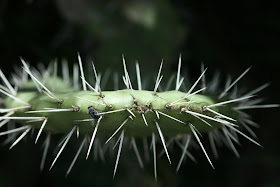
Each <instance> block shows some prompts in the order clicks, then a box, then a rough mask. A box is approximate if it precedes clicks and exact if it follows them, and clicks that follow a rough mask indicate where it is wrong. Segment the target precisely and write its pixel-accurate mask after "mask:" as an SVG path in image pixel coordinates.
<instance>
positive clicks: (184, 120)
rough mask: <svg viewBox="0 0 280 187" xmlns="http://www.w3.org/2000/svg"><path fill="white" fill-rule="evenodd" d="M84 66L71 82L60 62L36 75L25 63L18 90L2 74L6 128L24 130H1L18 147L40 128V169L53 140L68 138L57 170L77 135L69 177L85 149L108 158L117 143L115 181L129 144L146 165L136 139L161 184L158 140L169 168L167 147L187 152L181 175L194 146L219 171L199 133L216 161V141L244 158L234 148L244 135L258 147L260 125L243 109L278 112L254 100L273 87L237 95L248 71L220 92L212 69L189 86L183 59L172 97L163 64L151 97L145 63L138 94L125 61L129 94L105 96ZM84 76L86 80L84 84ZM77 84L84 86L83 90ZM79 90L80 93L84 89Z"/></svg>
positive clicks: (1, 123)
mask: <svg viewBox="0 0 280 187" xmlns="http://www.w3.org/2000/svg"><path fill="white" fill-rule="evenodd" d="M78 60H79V66H78V65H75V66H74V68H73V76H72V78H70V77H71V76H70V73H69V68H68V64H67V63H66V62H63V63H62V74H63V79H61V78H60V77H58V76H57V63H54V65H53V66H50V67H49V68H48V69H44V68H41V69H39V71H38V70H36V69H34V68H32V67H29V65H28V64H27V63H26V62H25V61H24V60H23V59H21V61H22V64H23V70H20V69H18V71H17V74H14V75H13V77H12V78H13V79H12V83H13V85H12V84H11V83H10V81H8V79H7V78H6V77H5V75H4V73H3V72H2V71H0V76H1V78H2V81H3V83H4V85H3V86H2V85H1V87H0V92H1V94H2V96H4V97H3V106H2V107H3V108H2V109H0V112H1V113H2V114H3V115H2V116H1V117H0V120H1V121H0V127H2V126H4V125H5V124H8V125H9V124H10V123H13V122H14V121H17V122H18V125H19V126H18V127H17V128H14V129H11V130H7V131H3V132H0V136H3V135H9V134H12V133H14V134H17V135H19V136H18V137H17V138H15V137H16V136H13V137H14V138H10V139H9V142H12V143H11V146H10V148H12V147H14V146H15V145H16V144H17V143H18V142H19V141H20V140H22V139H23V138H24V136H25V135H27V134H28V133H29V132H30V131H32V130H34V129H37V131H38V133H37V135H36V137H35V142H37V141H38V139H39V138H40V136H41V134H42V133H43V132H46V133H47V136H46V139H45V144H44V146H45V147H44V152H43V158H42V162H41V169H43V167H44V165H45V159H46V156H47V151H48V148H49V144H50V139H51V135H52V134H57V133H61V134H66V136H65V138H64V139H63V141H62V142H60V149H59V151H58V153H57V155H56V157H55V158H54V161H53V162H52V164H51V168H52V167H53V166H54V164H55V163H56V161H57V159H58V158H59V156H60V154H61V153H62V151H63V150H64V148H65V146H66V145H67V143H68V142H69V140H70V138H71V137H72V138H75V137H74V134H76V138H77V139H82V140H81V141H80V140H79V141H80V142H81V144H80V147H79V149H78V150H77V153H76V155H75V157H74V159H73V161H72V163H71V165H70V167H69V169H68V171H67V175H68V174H69V172H70V171H71V169H72V167H73V165H74V163H75V162H76V160H77V157H78V156H79V155H80V153H81V150H82V149H84V148H86V149H87V155H86V158H88V157H89V155H90V153H91V151H92V149H99V151H100V152H101V153H102V154H104V153H105V152H106V151H111V148H112V147H115V146H117V145H118V150H117V153H116V154H117V156H116V163H115V169H114V174H113V176H115V174H116V170H117V166H118V162H119V159H120V156H121V150H122V148H123V145H127V144H128V143H127V142H130V144H131V145H132V147H133V150H134V151H135V154H136V157H137V159H138V162H139V164H140V166H141V167H143V161H142V155H143V154H142V153H140V152H139V151H138V147H137V144H136V142H138V139H143V140H144V141H143V142H144V143H143V145H144V149H143V150H144V152H145V154H148V152H149V149H148V148H147V147H148V146H147V142H148V140H149V141H151V147H152V155H153V158H154V159H153V162H154V175H155V178H157V166H156V157H157V156H156V155H157V153H156V146H157V144H158V142H159V143H161V144H162V146H163V150H164V152H165V154H166V156H167V158H168V160H169V162H170V164H171V158H170V156H169V153H168V149H169V146H170V145H171V144H172V143H173V142H175V143H177V144H178V145H179V147H181V149H182V155H181V159H180V160H179V162H178V164H177V171H178V170H179V168H180V166H181V164H182V161H183V159H184V158H185V157H186V156H188V157H190V159H192V160H194V158H193V156H192V155H191V154H190V152H189V151H188V150H190V149H191V147H192V146H193V145H195V143H196V142H197V143H198V145H199V146H200V147H201V149H202V151H203V152H204V154H205V156H206V158H207V160H208V161H209V163H210V164H211V166H212V167H213V168H214V166H213V164H212V162H211V160H210V158H209V156H208V153H207V151H206V149H205V148H204V146H203V144H202V142H201V134H205V133H206V134H208V136H209V141H210V145H211V148H212V151H213V154H214V156H215V157H217V149H216V145H217V143H218V142H223V143H224V144H226V145H227V146H228V147H230V149H231V150H232V151H233V152H234V153H235V154H236V155H237V156H239V154H238V152H237V150H236V148H235V145H234V143H239V142H238V137H237V136H238V135H241V136H243V137H244V138H246V139H248V140H249V141H251V142H253V143H255V144H256V145H258V146H260V144H259V143H258V142H256V141H255V140H254V138H255V134H254V133H253V131H252V130H251V129H250V127H249V126H254V125H255V123H254V122H253V121H252V120H251V118H250V116H249V115H248V114H246V113H245V110H247V109H255V108H271V107H278V106H279V105H276V104H268V105H259V104H258V103H259V101H260V100H259V99H255V95H254V94H256V93H258V92H259V91H261V90H262V89H264V88H265V87H266V86H268V85H267V84H265V85H263V86H260V87H259V88H257V89H254V90H252V91H250V92H248V93H247V94H244V95H243V96H239V94H238V93H236V90H235V89H234V86H235V85H236V83H237V82H238V81H239V80H240V79H241V78H242V77H243V76H244V75H245V74H246V73H247V72H248V71H249V69H250V68H248V69H247V70H245V71H244V72H243V73H242V74H241V75H240V76H239V77H237V78H236V79H235V81H233V82H232V83H231V82H230V81H228V82H227V83H226V88H225V89H224V90H223V91H221V92H218V90H219V87H218V86H219V85H218V84H219V81H218V78H217V77H214V78H213V80H212V81H210V82H209V83H208V82H206V80H205V77H204V76H205V73H206V69H204V68H203V66H202V73H201V75H200V76H199V77H198V79H197V80H196V81H195V82H194V83H193V84H192V85H185V86H183V85H184V78H183V77H181V73H180V69H181V57H180V58H179V64H178V71H177V78H176V83H175V89H174V90H170V84H169V85H167V90H166V91H159V90H160V89H161V90H162V88H161V87H160V85H161V84H162V83H161V80H162V78H163V75H161V70H162V65H163V63H161V64H160V67H159V71H158V73H157V78H156V81H155V85H154V89H153V90H151V91H149V90H144V89H142V80H141V74H140V68H139V64H136V77H137V81H136V83H137V84H136V85H137V89H135V88H136V86H135V85H134V84H132V83H133V82H132V81H131V80H132V79H130V75H129V73H128V71H127V68H126V63H125V60H124V57H123V67H124V76H122V79H123V82H124V85H125V89H118V88H116V90H114V91H105V90H103V89H102V88H101V86H100V85H101V75H100V74H98V73H97V71H96V69H95V66H94V64H92V67H93V74H94V76H95V86H92V85H91V84H90V83H89V82H87V81H86V79H85V75H84V70H83V65H82V61H81V58H80V56H79V55H78ZM41 67H42V66H41ZM79 74H80V78H81V79H79ZM115 78H116V77H114V79H115ZM79 80H81V81H79ZM79 82H81V83H82V85H81V86H80V83H79ZM171 82H172V80H170V81H169V83H171ZM201 82H202V84H201ZM200 85H202V87H201V88H199V86H200ZM80 87H82V88H81V90H80ZM186 87H188V88H186ZM232 90H233V91H232ZM2 128H3V127H2ZM243 129H245V130H247V132H248V133H250V134H251V136H253V138H251V137H250V136H248V135H246V134H247V133H245V132H243ZM20 133H21V134H20ZM8 138H9V137H8ZM138 146H139V145H138ZM108 147H109V149H108Z"/></svg>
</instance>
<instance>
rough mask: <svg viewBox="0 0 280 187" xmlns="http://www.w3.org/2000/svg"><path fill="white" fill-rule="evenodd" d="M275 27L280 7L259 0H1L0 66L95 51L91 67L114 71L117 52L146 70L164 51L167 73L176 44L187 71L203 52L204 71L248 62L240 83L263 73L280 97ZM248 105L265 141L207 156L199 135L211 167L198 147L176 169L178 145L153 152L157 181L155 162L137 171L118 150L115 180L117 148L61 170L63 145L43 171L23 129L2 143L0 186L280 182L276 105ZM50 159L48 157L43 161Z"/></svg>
mask: <svg viewBox="0 0 280 187" xmlns="http://www.w3.org/2000/svg"><path fill="white" fill-rule="evenodd" d="M279 33H280V13H279V9H278V7H277V6H276V5H273V4H268V3H264V1H250V0H245V1H231V2H227V3H226V4H220V3H213V2H210V1H209V2H207V1H197V0H195V1H194V0H192V1H184V0H181V1H180V0H176V1H167V0H163V1H160V0H157V1H144V0H142V1H127V0H117V1H109V2H107V1H106V3H105V1H101V0H99V1H98V0H95V1H86V0H72V1H67V0H57V1H54V0H53V1H47V0H38V1H35V0H34V1H32V0H26V1H8V0H2V1H0V66H1V69H2V71H3V72H5V74H6V75H9V72H12V71H13V66H14V65H20V60H19V57H20V56H21V57H23V58H24V59H26V60H28V61H29V62H30V63H31V64H33V65H36V63H37V62H43V63H44V64H48V62H49V61H50V60H53V59H54V58H57V59H58V60H59V61H60V60H61V59H62V58H66V59H68V60H69V62H70V63H74V62H76V61H77V52H78V51H79V52H80V53H81V56H82V58H83V59H84V61H85V62H84V63H86V62H89V61H90V60H94V63H95V64H96V67H97V69H99V70H101V71H103V72H104V71H105V70H106V69H108V68H110V69H113V70H115V71H118V72H119V74H122V66H121V62H122V61H121V54H124V55H125V57H126V60H127V63H128V68H129V70H132V71H134V63H135V60H138V61H139V63H140V67H141V70H142V73H143V75H151V74H152V75H153V76H155V74H156V71H157V68H158V66H159V64H160V61H161V59H162V58H164V72H165V73H166V74H167V75H169V74H170V73H172V72H175V71H176V68H177V63H178V56H179V54H180V53H181V54H182V57H183V71H184V72H188V76H189V77H190V78H191V79H192V80H194V79H195V78H196V77H198V76H199V73H200V64H201V62H202V61H203V62H204V64H205V66H206V67H208V68H209V69H208V72H207V73H208V74H207V76H208V77H211V75H213V74H214V73H215V72H216V71H220V72H221V73H222V78H221V79H225V77H226V75H227V74H228V73H229V74H231V75H232V76H233V78H236V77H237V76H238V75H239V74H241V73H242V72H243V71H244V70H245V69H246V68H247V67H250V66H253V67H252V69H251V70H250V72H249V73H248V75H246V77H245V78H244V79H242V80H241V81H240V84H239V86H240V87H245V88H247V89H249V90H250V89H253V88H256V87H257V86H260V85H262V84H264V83H267V82H270V83H271V85H270V86H269V87H268V88H267V89H265V90H264V91H262V92H261V93H260V94H259V95H260V97H263V98H265V101H264V102H265V103H280V102H279V99H277V98H279V82H280V78H279V62H280V50H279V40H277V39H278V36H279ZM186 68H187V69H186ZM164 78H165V80H163V81H167V80H168V76H166V77H164ZM250 114H251V115H252V116H253V119H254V121H256V122H257V123H259V124H260V125H261V127H260V128H259V129H256V130H255V132H256V134H257V135H258V138H259V142H260V143H261V144H262V145H263V146H264V149H262V148H259V147H257V146H255V145H254V144H252V143H250V142H249V141H247V140H244V139H243V138H241V143H242V146H241V147H240V146H237V147H238V150H239V152H240V155H241V158H240V159H238V158H236V157H235V156H234V154H233V153H232V152H231V151H229V150H228V149H227V148H225V147H223V148H221V149H219V150H218V151H219V153H220V158H219V159H218V160H214V159H213V155H212V153H211V151H210V147H209V145H207V142H205V143H206V147H207V148H206V149H208V150H209V153H210V157H211V158H212V160H213V161H214V165H215V168H216V169H215V170H212V168H211V167H210V166H209V164H208V163H207V160H206V158H205V157H204V155H203V153H202V152H201V151H193V154H194V155H195V157H196V158H197V160H198V163H197V164H195V163H192V162H191V161H190V160H187V161H186V162H185V164H184V165H183V166H182V168H181V170H180V171H179V172H178V173H177V174H176V172H175V169H176V163H177V162H178V159H179V156H180V154H181V152H180V151H177V152H176V151H175V152H174V153H172V156H173V157H174V159H172V160H173V163H175V164H173V165H171V166H170V165H169V164H168V162H167V159H166V158H165V157H162V159H159V161H158V162H159V163H158V175H159V180H158V182H157V183H155V182H154V179H153V165H152V162H150V163H147V164H145V170H144V171H141V169H140V168H139V166H138V164H137V163H136V162H137V161H136V159H134V158H135V156H134V154H133V153H130V152H127V153H126V152H123V153H122V156H121V162H120V165H119V168H118V171H117V175H116V178H115V179H114V180H113V179H112V175H113V167H114V162H115V156H114V157H112V158H113V159H110V158H109V157H108V158H107V161H106V163H102V162H100V161H99V162H93V161H92V160H91V161H87V162H86V161H84V159H83V158H80V159H79V160H78V163H77V164H76V165H75V166H74V168H73V170H72V172H71V173H70V175H69V176H68V178H65V177H64V175H65V172H66V170H67V167H68V166H69V164H70V162H71V159H72V158H73V151H72V152H71V150H68V151H65V152H64V153H63V154H62V155H61V158H60V159H59V160H58V162H57V164H56V166H55V167H54V168H53V170H52V171H50V172H49V171H48V167H47V168H45V170H44V171H43V172H40V171H39V165H40V159H41V154H42V150H41V144H39V145H34V143H33V141H34V140H33V139H34V138H30V137H29V138H27V141H23V142H21V143H20V144H19V145H17V146H16V147H15V148H13V149H12V150H11V151H9V150H8V146H7V145H6V146H2V147H1V150H0V186H1V187H4V186H62V185H63V186H64V185H67V186H78V185H80V186H85V185H91V186H94V185H96V186H144V185H145V186H262V187H268V186H269V187H270V186H280V175H279V173H280V154H279V153H280V149H279V144H278V143H279V138H278V137H279V132H280V131H279V130H280V128H279V119H278V118H277V117H279V109H259V110H253V111H251V112H250ZM0 140H1V141H4V138H3V137H1V139H0ZM41 143H42V142H41ZM53 144H54V143H53ZM54 147H55V145H52V147H51V148H54ZM69 147H71V146H69ZM76 149H77V147H73V150H74V151H75V150H76ZM71 153H72V154H71ZM67 155H69V156H67ZM52 159H53V157H49V158H48V159H47V166H48V165H49V164H50V163H51V161H52ZM176 159H177V160H176Z"/></svg>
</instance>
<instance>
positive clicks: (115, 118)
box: [5, 89, 236, 137]
mask: <svg viewBox="0 0 280 187" xmlns="http://www.w3.org/2000/svg"><path fill="white" fill-rule="evenodd" d="M102 94H103V95H104V98H103V99H102V98H100V96H99V95H98V94H97V93H94V92H90V91H79V92H70V93H65V94H62V93H59V94H57V93H55V95H56V96H57V97H58V98H60V99H62V100H63V101H64V102H63V104H58V103H57V102H56V101H54V100H53V99H52V98H50V97H48V96H47V95H45V94H38V93H37V92H19V93H18V95H17V98H19V99H21V100H23V101H25V102H27V103H29V104H31V105H32V110H34V111H36V110H43V109H44V108H59V109H69V108H72V107H73V106H75V107H78V108H79V110H78V111H72V112H71V111H70V112H69V111H66V112H50V113H48V112H42V113H34V114H26V113H25V112H26V111H28V109H22V110H19V111H17V112H16V114H15V116H29V117H35V116H36V117H42V116H46V117H48V123H47V125H46V127H45V128H46V130H50V131H52V132H61V133H67V132H69V131H70V130H71V129H72V128H73V125H76V124H78V123H80V132H81V133H82V134H90V133H92V131H93V128H94V127H93V126H92V125H91V124H90V123H89V122H78V121H77V120H83V119H89V117H90V116H89V114H88V106H90V105H92V106H93V107H94V108H95V109H96V110H97V111H98V112H100V113H102V112H108V111H114V110H120V109H125V108H129V109H130V110H131V111H132V112H133V113H134V114H135V116H136V117H135V118H133V119H131V120H129V121H128V122H127V123H126V125H125V129H126V131H125V132H126V133H125V134H126V135H127V136H134V137H146V136H151V132H152V131H156V126H155V124H154V121H153V120H154V119H156V120H157V121H158V123H159V124H160V127H161V130H162V132H163V134H164V135H165V136H169V137H172V136H176V135H177V134H185V133H190V132H191V131H190V129H189V127H188V126H187V125H186V124H182V123H179V122H176V121H174V120H172V119H169V118H168V117H166V116H161V117H160V119H157V116H156V114H155V112H154V110H158V111H161V112H164V113H165V114H168V115H170V116H173V117H175V118H177V119H179V120H181V121H183V122H187V121H190V122H191V123H192V124H195V126H196V128H197V130H198V131H200V132H207V131H209V130H211V129H213V128H212V127H209V126H207V125H206V124H205V123H204V122H202V121H200V120H199V119H197V118H195V117H193V116H191V115H190V114H185V113H182V112H181V109H182V108H187V109H188V110H190V111H194V112H197V113H202V114H206V115H209V116H211V117H214V115H213V114H210V113H209V112H207V111H206V112H203V111H202V107H203V106H205V105H211V104H214V103H215V102H214V100H212V99H211V98H209V97H207V96H203V95H194V96H192V97H191V100H192V101H193V102H194V103H190V104H180V105H174V106H171V107H170V108H167V107H166V106H167V105H168V104H170V103H172V102H174V101H176V100H178V99H181V98H183V97H184V96H185V95H186V93H183V92H180V91H167V92H162V93H157V94H156V96H154V95H153V92H152V91H143V90H141V91H139V90H134V94H135V98H136V99H137V103H136V104H135V103H134V99H133V96H132V95H131V90H128V89H125V90H118V91H104V92H102ZM78 97H81V98H84V99H87V100H91V101H93V102H97V103H103V102H104V103H106V104H109V105H112V108H108V107H106V106H104V105H99V104H95V103H91V102H89V101H85V100H82V99H79V98H78ZM157 97H159V98H158V99H157ZM155 99H156V100H155ZM186 101H190V100H189V99H187V100H184V102H186ZM5 103H6V107H7V108H15V107H19V106H21V104H20V103H17V102H16V101H13V100H12V99H11V98H7V99H6V102H5ZM150 103H151V104H150ZM149 105H150V106H149ZM141 108H142V110H147V111H145V117H146V120H147V123H148V125H149V126H148V127H147V126H146V125H145V123H144V121H143V119H142V116H141V114H140V113H141ZM32 110H31V111H32ZM129 115H131V114H130V113H129V112H128V111H120V112H116V113H112V114H107V115H105V116H104V119H102V120H101V125H100V127H99V131H100V132H102V134H103V133H104V134H106V135H108V134H112V133H113V132H114V131H115V129H117V128H118V127H119V125H120V124H121V123H122V122H123V121H124V120H125V119H126V118H127V117H128V116H129ZM234 115H236V113H231V114H230V115H229V116H230V117H234ZM211 125H213V126H214V127H220V126H221V125H219V124H218V123H215V122H214V123H211ZM34 126H35V127H36V125H34ZM37 127H38V128H39V127H40V123H38V125H37Z"/></svg>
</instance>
